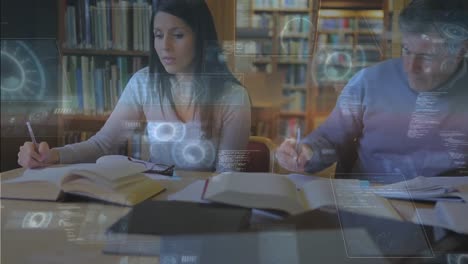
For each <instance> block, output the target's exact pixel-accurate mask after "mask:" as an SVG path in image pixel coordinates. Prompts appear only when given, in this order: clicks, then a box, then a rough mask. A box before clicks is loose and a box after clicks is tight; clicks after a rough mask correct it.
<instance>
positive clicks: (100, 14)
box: [65, 0, 152, 51]
mask: <svg viewBox="0 0 468 264" xmlns="http://www.w3.org/2000/svg"><path fill="white" fill-rule="evenodd" d="M148 1H150V2H148ZM151 12H152V3H151V0H68V1H67V5H66V11H65V47H67V48H86V49H102V50H110V49H113V50H134V51H149V49H150V38H151V37H152V36H151V34H152V27H151V26H150V20H151Z"/></svg>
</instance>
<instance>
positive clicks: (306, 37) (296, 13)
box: [235, 0, 320, 141]
mask: <svg viewBox="0 0 468 264" xmlns="http://www.w3.org/2000/svg"><path fill="white" fill-rule="evenodd" d="M319 2H320V1H318V0H288V1H285V0H238V1H237V24H236V26H237V30H236V33H237V34H236V37H237V44H236V48H237V53H236V61H235V64H236V72H241V73H247V72H266V73H268V74H272V75H281V76H283V82H282V85H281V93H280V95H279V96H280V97H281V98H280V100H276V101H277V102H279V103H278V105H277V108H278V109H279V113H278V114H277V115H276V116H277V117H279V120H277V121H276V122H275V123H271V124H269V127H274V126H275V127H276V128H275V131H274V133H271V132H270V133H268V132H265V133H266V135H267V136H270V137H271V138H272V139H273V140H277V141H281V140H282V139H283V138H285V137H288V136H294V135H295V131H296V128H297V127H302V128H304V127H306V126H307V125H308V124H307V123H308V121H309V106H310V102H309V100H310V95H311V87H312V86H311V79H310V74H307V73H308V72H310V67H311V59H312V56H311V54H313V53H314V40H315V32H316V25H317V18H318V10H319ZM260 136H265V135H263V134H262V135H260Z"/></svg>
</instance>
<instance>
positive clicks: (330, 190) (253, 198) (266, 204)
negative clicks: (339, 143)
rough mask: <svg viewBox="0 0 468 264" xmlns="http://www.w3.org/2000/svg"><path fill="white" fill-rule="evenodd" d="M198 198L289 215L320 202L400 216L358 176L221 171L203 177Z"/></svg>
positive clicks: (384, 215)
mask: <svg viewBox="0 0 468 264" xmlns="http://www.w3.org/2000/svg"><path fill="white" fill-rule="evenodd" d="M202 199H204V200H208V201H211V202H218V203H224V204H229V205H237V206H242V207H247V208H257V209H267V210H278V211H280V212H285V213H287V214H290V215H296V214H300V213H303V212H306V211H309V210H315V209H318V208H321V207H324V206H336V207H337V208H339V209H342V210H348V211H352V212H355V213H362V214H368V215H375V216H380V217H387V218H392V219H401V218H400V216H399V214H398V213H397V212H395V211H394V209H393V207H392V206H391V205H390V204H389V203H388V201H387V200H385V199H384V198H381V197H379V196H377V195H374V194H373V193H372V192H370V191H369V190H368V184H367V183H366V184H362V181H359V180H342V179H333V180H331V179H323V178H319V177H313V176H307V175H298V174H291V175H289V176H288V175H282V174H273V173H240V172H225V173H221V174H218V175H216V176H214V177H212V178H210V179H207V180H206V182H205V186H204V189H203V192H202Z"/></svg>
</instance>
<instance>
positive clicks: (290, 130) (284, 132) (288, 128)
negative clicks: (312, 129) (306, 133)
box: [279, 117, 304, 138]
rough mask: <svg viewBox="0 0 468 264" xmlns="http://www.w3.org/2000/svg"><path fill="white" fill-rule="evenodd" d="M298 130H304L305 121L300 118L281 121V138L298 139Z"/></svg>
mask: <svg viewBox="0 0 468 264" xmlns="http://www.w3.org/2000/svg"><path fill="white" fill-rule="evenodd" d="M298 128H301V129H302V130H303V129H304V119H302V118H298V117H291V118H284V119H281V120H280V125H279V136H280V138H289V137H294V138H295V137H296V131H297V129H298Z"/></svg>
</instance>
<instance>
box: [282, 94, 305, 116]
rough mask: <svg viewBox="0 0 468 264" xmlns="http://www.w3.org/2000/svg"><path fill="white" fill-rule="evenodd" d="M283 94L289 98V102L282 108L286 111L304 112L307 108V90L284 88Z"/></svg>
mask: <svg viewBox="0 0 468 264" xmlns="http://www.w3.org/2000/svg"><path fill="white" fill-rule="evenodd" d="M283 96H284V97H285V98H287V103H286V104H284V105H283V107H282V110H283V111H286V112H304V111H305V110H306V99H307V96H306V94H305V91H297V90H296V91H291V90H284V91H283Z"/></svg>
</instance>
